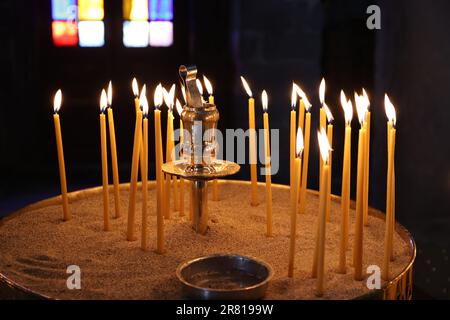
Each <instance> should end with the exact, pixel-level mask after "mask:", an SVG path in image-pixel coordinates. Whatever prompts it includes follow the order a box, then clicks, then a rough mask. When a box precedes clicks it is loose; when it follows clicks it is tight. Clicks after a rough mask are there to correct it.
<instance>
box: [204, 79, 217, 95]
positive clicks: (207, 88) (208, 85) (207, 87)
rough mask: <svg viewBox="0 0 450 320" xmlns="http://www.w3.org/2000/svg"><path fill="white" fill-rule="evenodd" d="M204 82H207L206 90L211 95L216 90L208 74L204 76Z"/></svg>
mask: <svg viewBox="0 0 450 320" xmlns="http://www.w3.org/2000/svg"><path fill="white" fill-rule="evenodd" d="M203 82H204V83H205V87H206V91H207V92H208V94H209V95H210V96H212V95H213V93H214V91H213V87H212V84H211V82H210V81H209V80H208V78H207V77H206V76H203Z"/></svg>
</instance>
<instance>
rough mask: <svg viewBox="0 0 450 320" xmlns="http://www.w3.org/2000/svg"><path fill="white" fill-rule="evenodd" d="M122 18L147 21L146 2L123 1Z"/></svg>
mask: <svg viewBox="0 0 450 320" xmlns="http://www.w3.org/2000/svg"><path fill="white" fill-rule="evenodd" d="M123 18H124V19H125V20H133V21H147V20H148V0H124V1H123Z"/></svg>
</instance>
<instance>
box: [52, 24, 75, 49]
mask: <svg viewBox="0 0 450 320" xmlns="http://www.w3.org/2000/svg"><path fill="white" fill-rule="evenodd" d="M52 38H53V44H54V45H55V46H58V47H74V46H76V45H77V44H78V27H77V24H76V23H73V22H69V21H53V22H52Z"/></svg>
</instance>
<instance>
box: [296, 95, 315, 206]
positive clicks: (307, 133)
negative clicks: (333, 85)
mask: <svg viewBox="0 0 450 320" xmlns="http://www.w3.org/2000/svg"><path fill="white" fill-rule="evenodd" d="M302 101H303V102H304V104H305V111H306V115H305V130H304V131H305V150H304V152H303V169H302V172H301V175H302V177H301V185H300V196H299V198H300V210H299V213H301V214H303V213H305V208H306V190H307V188H308V164H309V142H310V136H311V112H310V111H311V107H312V105H311V103H309V100H308V97H307V96H306V94H304V93H303V96H302Z"/></svg>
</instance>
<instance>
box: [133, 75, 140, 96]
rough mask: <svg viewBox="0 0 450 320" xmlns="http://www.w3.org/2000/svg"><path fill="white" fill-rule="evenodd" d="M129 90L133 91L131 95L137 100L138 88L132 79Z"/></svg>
mask: <svg viewBox="0 0 450 320" xmlns="http://www.w3.org/2000/svg"><path fill="white" fill-rule="evenodd" d="M131 88H132V89H133V94H134V96H135V97H136V98H137V97H139V86H138V83H137V80H136V78H133V82H132V83H131Z"/></svg>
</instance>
